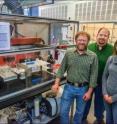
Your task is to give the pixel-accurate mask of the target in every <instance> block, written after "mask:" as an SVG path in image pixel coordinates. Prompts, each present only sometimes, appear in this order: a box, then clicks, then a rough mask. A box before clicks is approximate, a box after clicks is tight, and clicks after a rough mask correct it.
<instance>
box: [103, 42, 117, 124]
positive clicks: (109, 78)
mask: <svg viewBox="0 0 117 124" xmlns="http://www.w3.org/2000/svg"><path fill="white" fill-rule="evenodd" d="M102 91H103V97H104V103H105V104H104V105H105V109H106V124H117V41H116V42H115V44H114V55H112V56H110V57H109V59H108V61H107V63H106V66H105V69H104V73H103V78H102Z"/></svg>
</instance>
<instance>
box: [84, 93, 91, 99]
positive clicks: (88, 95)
mask: <svg viewBox="0 0 117 124" xmlns="http://www.w3.org/2000/svg"><path fill="white" fill-rule="evenodd" d="M90 98H91V93H90V92H86V93H85V94H84V96H83V99H84V101H88V100H89V99H90Z"/></svg>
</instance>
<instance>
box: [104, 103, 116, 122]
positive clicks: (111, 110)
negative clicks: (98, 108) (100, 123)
mask: <svg viewBox="0 0 117 124" xmlns="http://www.w3.org/2000/svg"><path fill="white" fill-rule="evenodd" d="M104 105H105V109H106V124H117V102H114V103H112V104H108V103H106V102H104Z"/></svg>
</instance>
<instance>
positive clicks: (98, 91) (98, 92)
mask: <svg viewBox="0 0 117 124" xmlns="http://www.w3.org/2000/svg"><path fill="white" fill-rule="evenodd" d="M94 95H95V96H94V115H95V117H96V119H97V120H99V121H100V120H102V119H103V118H104V115H103V114H104V110H105V108H104V102H103V95H102V85H101V84H99V85H98V86H97V87H96V88H95V89H94ZM91 101H92V99H90V100H89V101H88V102H87V104H86V107H85V110H84V114H83V120H86V119H87V116H88V113H89V110H90V107H91Z"/></svg>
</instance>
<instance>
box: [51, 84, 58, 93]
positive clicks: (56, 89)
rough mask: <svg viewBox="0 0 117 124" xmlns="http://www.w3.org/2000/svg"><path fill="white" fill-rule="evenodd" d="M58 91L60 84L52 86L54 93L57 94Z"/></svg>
mask: <svg viewBox="0 0 117 124" xmlns="http://www.w3.org/2000/svg"><path fill="white" fill-rule="evenodd" d="M58 90H59V84H57V83H55V84H54V85H52V91H53V92H54V93H57V92H58Z"/></svg>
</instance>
